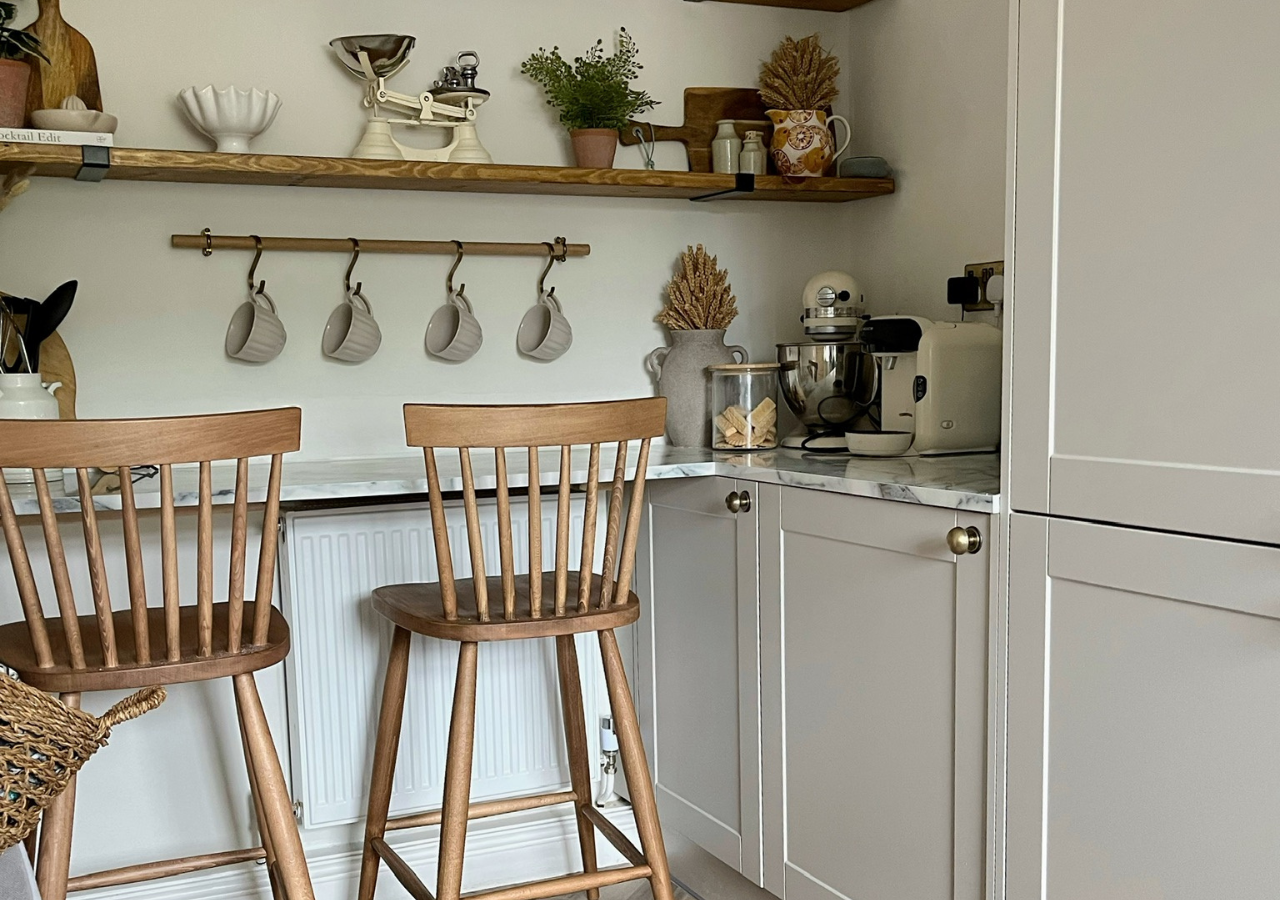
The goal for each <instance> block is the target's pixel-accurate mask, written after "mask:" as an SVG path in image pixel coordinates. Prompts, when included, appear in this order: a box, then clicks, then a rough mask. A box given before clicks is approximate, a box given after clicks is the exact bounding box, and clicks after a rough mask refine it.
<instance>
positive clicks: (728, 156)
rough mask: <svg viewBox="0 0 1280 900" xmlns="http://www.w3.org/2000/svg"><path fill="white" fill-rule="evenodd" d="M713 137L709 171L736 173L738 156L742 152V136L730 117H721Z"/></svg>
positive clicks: (723, 173) (725, 173)
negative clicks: (739, 135)
mask: <svg viewBox="0 0 1280 900" xmlns="http://www.w3.org/2000/svg"><path fill="white" fill-rule="evenodd" d="M716 125H717V126H719V128H718V130H717V131H716V136H715V139H714V140H712V142H711V171H713V172H718V173H720V174H721V175H736V174H737V172H738V156H739V155H740V154H741V153H742V138H740V137H738V129H737V127H736V126H735V125H734V123H733V120H732V119H721V120H720V121H719V122H717V123H716Z"/></svg>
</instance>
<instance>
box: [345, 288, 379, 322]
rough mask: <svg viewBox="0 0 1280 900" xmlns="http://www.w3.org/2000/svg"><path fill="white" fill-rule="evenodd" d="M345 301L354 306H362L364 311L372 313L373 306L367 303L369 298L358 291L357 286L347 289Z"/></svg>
mask: <svg viewBox="0 0 1280 900" xmlns="http://www.w3.org/2000/svg"><path fill="white" fill-rule="evenodd" d="M357 301H358V302H357ZM347 302H348V303H350V304H351V305H352V306H354V307H356V308H360V307H364V311H365V312H367V313H368V314H369V315H373V307H372V306H370V305H369V298H368V297H366V296H365V295H364V294H362V293H361V292H360V288H359V287H354V288H352V289H351V290H349V291H347Z"/></svg>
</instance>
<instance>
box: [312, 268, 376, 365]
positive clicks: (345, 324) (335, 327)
mask: <svg viewBox="0 0 1280 900" xmlns="http://www.w3.org/2000/svg"><path fill="white" fill-rule="evenodd" d="M380 346H382V329H381V328H379V327H378V322H377V320H376V319H374V317H373V309H372V307H370V306H369V298H367V297H366V296H365V295H364V294H362V293H361V292H360V288H359V287H358V286H357V287H354V288H352V289H351V290H350V291H348V292H347V298H346V300H345V301H343V303H342V305H341V306H339V307H338V308H337V309H335V310H334V311H333V312H332V313H330V314H329V321H328V322H327V323H326V324H325V326H324V337H323V338H322V339H321V341H320V347H321V349H322V350H323V351H324V355H325V356H328V357H331V358H333V359H339V360H342V361H343V362H351V363H361V362H364V361H365V360H367V359H369V358H370V357H372V356H373V354H375V353H377V352H378V348H379V347H380Z"/></svg>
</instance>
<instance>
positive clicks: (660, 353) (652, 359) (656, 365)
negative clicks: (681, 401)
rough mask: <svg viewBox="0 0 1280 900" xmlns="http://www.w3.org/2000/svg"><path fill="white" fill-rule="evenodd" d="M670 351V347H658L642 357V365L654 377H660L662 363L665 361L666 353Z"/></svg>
mask: <svg viewBox="0 0 1280 900" xmlns="http://www.w3.org/2000/svg"><path fill="white" fill-rule="evenodd" d="M670 352H671V348H670V347H659V348H658V349H657V350H654V351H653V352H652V353H650V354H649V355H648V356H646V357H645V358H644V367H645V368H646V369H648V370H649V374H650V375H652V376H653V377H654V378H661V377H662V364H663V363H664V362H666V361H667V354H668V353H670Z"/></svg>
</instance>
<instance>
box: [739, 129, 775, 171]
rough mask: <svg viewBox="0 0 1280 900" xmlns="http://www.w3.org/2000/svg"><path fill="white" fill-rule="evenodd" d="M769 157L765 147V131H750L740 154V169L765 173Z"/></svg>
mask: <svg viewBox="0 0 1280 900" xmlns="http://www.w3.org/2000/svg"><path fill="white" fill-rule="evenodd" d="M767 159H768V157H767V156H766V155H765V149H764V132H763V131H748V132H747V140H746V142H745V143H744V144H743V145H742V152H741V153H740V154H739V155H738V171H739V172H750V173H752V174H754V175H763V174H764V173H765V161H766V160H767Z"/></svg>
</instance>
